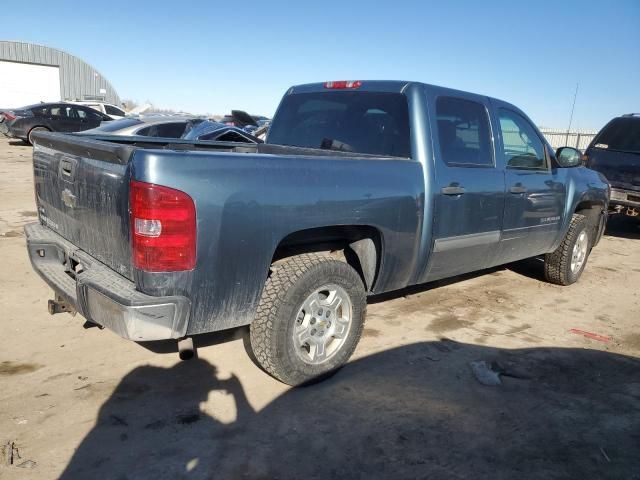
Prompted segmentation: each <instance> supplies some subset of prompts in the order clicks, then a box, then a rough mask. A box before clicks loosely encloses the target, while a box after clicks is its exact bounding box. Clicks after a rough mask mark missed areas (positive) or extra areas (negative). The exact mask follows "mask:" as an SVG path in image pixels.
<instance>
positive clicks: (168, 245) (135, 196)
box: [129, 180, 197, 272]
mask: <svg viewBox="0 0 640 480" xmlns="http://www.w3.org/2000/svg"><path fill="white" fill-rule="evenodd" d="M129 192H130V193H129V208H130V217H131V243H132V250H133V265H134V266H135V268H138V269H140V270H145V271H147V272H176V271H182V270H193V269H194V268H195V266H196V237H197V235H196V233H197V232H196V208H195V205H194V203H193V200H192V199H191V197H190V196H189V195H187V194H186V193H184V192H181V191H180V190H174V189H173V188H168V187H163V186H161V185H155V184H152V183H145V182H138V181H135V180H132V181H131V183H130V190H129Z"/></svg>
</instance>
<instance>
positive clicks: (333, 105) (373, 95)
mask: <svg viewBox="0 0 640 480" xmlns="http://www.w3.org/2000/svg"><path fill="white" fill-rule="evenodd" d="M409 138H410V136H409V108H408V105H407V99H406V97H405V96H404V95H402V94H400V93H380V92H360V91H358V92H354V91H332V92H314V93H298V94H293V95H287V96H286V97H285V98H284V100H283V101H282V104H281V105H280V107H279V108H278V112H277V114H276V117H275V119H274V121H273V122H272V123H271V128H270V130H269V136H268V138H267V143H270V144H276V145H290V146H295V147H307V148H321V149H327V150H340V151H346V152H357V153H369V154H373V155H385V156H395V157H405V158H408V157H410V156H411V147H410V140H409Z"/></svg>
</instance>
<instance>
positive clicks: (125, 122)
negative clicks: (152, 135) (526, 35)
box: [91, 118, 142, 132]
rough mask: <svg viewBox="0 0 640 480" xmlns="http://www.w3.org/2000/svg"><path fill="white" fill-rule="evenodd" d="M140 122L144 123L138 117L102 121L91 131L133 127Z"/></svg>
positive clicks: (111, 130)
mask: <svg viewBox="0 0 640 480" xmlns="http://www.w3.org/2000/svg"><path fill="white" fill-rule="evenodd" d="M139 123H142V121H141V120H138V119H137V118H123V119H122V120H114V121H111V122H105V123H101V124H100V126H99V127H96V128H94V129H93V130H91V131H92V132H115V131H117V130H121V129H123V128H127V127H132V126H134V125H137V124H139Z"/></svg>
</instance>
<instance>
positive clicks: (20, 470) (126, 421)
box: [0, 139, 640, 480]
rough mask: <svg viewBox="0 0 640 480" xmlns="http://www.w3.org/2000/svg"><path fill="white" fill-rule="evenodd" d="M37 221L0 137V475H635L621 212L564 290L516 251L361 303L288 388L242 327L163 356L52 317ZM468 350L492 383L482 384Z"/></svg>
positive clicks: (639, 341)
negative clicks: (334, 359)
mask: <svg viewBox="0 0 640 480" xmlns="http://www.w3.org/2000/svg"><path fill="white" fill-rule="evenodd" d="M35 218H36V212H35V205H34V196H33V187H32V173H31V148H30V147H27V146H24V145H21V144H10V143H9V142H8V141H6V140H5V139H2V140H0V255H1V258H2V264H3V268H2V269H1V270H0V309H1V310H2V311H3V312H4V314H3V315H2V323H1V325H2V330H1V333H0V444H2V445H3V446H4V445H6V444H7V443H11V442H14V448H13V449H11V448H6V447H5V448H4V451H3V455H4V457H3V458H2V460H3V461H2V462H0V463H4V460H5V459H6V458H7V457H9V456H10V455H9V453H10V452H13V465H11V466H6V465H3V466H0V478H2V479H52V478H60V477H61V478H64V479H119V480H120V479H146V478H151V479H154V480H155V479H160V478H172V479H175V478H186V479H192V478H193V479H195V478H215V479H227V478H229V479H233V478H251V479H253V478H260V479H270V478H280V479H290V478H291V479H294V478H317V479H327V478H349V479H351V478H355V479H357V478H367V479H368V478H430V479H440V478H443V479H444V478H454V479H458V478H492V479H512V478H544V479H550V478H585V479H587V478H588V479H596V478H612V479H640V359H639V358H638V357H639V356H640V288H639V285H640V228H639V227H638V226H637V225H636V224H635V223H633V222H626V221H623V222H621V221H612V222H611V223H610V227H609V229H608V232H607V235H606V236H605V237H604V239H603V240H602V242H601V243H600V245H599V246H598V247H597V248H596V249H594V250H593V252H592V255H591V257H590V259H589V263H588V265H587V268H586V271H585V273H584V275H583V277H582V279H581V280H580V282H579V283H578V284H576V285H573V286H571V287H558V286H553V285H549V284H547V283H545V282H544V281H543V280H542V279H541V266H540V264H539V262H537V261H535V260H532V261H527V262H521V263H518V264H514V265H509V266H507V267H504V268H498V269H493V270H490V271H485V272H481V273H478V274H474V275H468V276H465V277H462V278H456V279H453V280H450V281H447V282H441V283H438V284H435V285H428V286H424V287H421V288H413V289H410V290H406V291H403V292H399V293H397V294H394V295H386V296H384V297H379V298H372V299H370V303H369V307H368V317H367V327H366V330H365V333H364V338H363V339H362V342H361V344H360V346H359V347H358V349H357V351H356V355H355V356H354V358H353V359H352V360H351V362H350V363H349V364H348V365H347V366H346V367H345V368H343V369H342V370H341V371H340V372H339V373H338V374H337V375H335V376H334V377H333V378H331V379H329V380H327V381H325V382H323V383H321V384H318V385H314V386H309V387H305V388H300V389H290V388H288V387H286V386H285V385H282V384H280V383H278V382H277V381H275V380H273V379H272V378H270V377H269V376H267V375H266V374H265V373H263V372H262V371H261V370H259V369H258V368H257V367H256V366H255V365H254V364H253V363H252V362H251V360H250V359H249V357H248V356H247V355H246V352H245V349H244V346H243V340H242V336H243V333H244V331H243V330H240V331H236V332H231V333H224V334H220V335H212V336H210V337H207V338H204V339H200V343H201V345H202V347H201V348H200V349H199V359H198V360H195V361H191V362H180V361H179V360H178V358H177V354H175V353H172V352H165V353H157V352H153V351H150V350H149V349H147V348H144V347H143V346H141V345H138V344H135V343H132V342H128V341H125V340H122V339H120V338H119V337H117V336H116V335H114V334H112V333H110V332H108V331H100V330H98V329H96V328H92V329H89V330H84V329H83V328H82V323H83V320H82V319H81V318H80V317H75V318H74V317H71V316H70V315H68V314H62V315H56V316H53V317H52V316H49V314H48V313H47V311H46V303H47V299H49V298H51V292H50V290H49V288H48V287H46V286H45V284H44V282H43V281H41V280H40V279H39V278H38V277H37V275H36V274H35V273H34V272H33V271H32V270H31V267H30V265H29V260H28V258H27V254H26V250H25V240H24V236H23V234H22V226H23V225H24V224H25V223H27V222H31V221H34V220H35ZM573 329H577V330H573ZM572 330H573V331H572ZM580 331H583V332H591V333H594V334H596V336H595V337H593V336H592V337H585V336H584V335H583V334H582V333H580ZM156 350H158V349H156ZM477 360H484V361H486V362H488V363H489V364H492V365H493V368H494V370H499V371H501V372H503V375H502V377H501V378H502V384H501V385H497V386H485V385H482V384H480V383H479V382H478V381H477V379H476V378H475V377H474V374H473V372H472V370H471V368H470V365H469V363H470V362H472V361H477Z"/></svg>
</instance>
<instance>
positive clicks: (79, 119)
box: [0, 102, 112, 144]
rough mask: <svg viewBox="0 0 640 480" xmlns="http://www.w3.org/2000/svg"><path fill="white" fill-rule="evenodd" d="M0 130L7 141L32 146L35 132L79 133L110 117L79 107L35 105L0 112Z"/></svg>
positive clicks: (64, 104) (52, 104)
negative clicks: (13, 140)
mask: <svg viewBox="0 0 640 480" xmlns="http://www.w3.org/2000/svg"><path fill="white" fill-rule="evenodd" d="M1 115H2V118H3V122H2V124H1V125H3V127H2V130H1V131H0V133H4V134H5V135H7V136H8V137H10V138H19V139H20V140H22V141H24V142H27V143H29V144H32V143H33V141H32V138H31V137H32V136H33V134H34V133H36V132H80V131H82V130H89V129H91V128H95V127H97V126H98V125H100V124H101V123H102V122H109V121H111V120H112V119H111V117H109V116H108V115H105V114H103V113H100V112H98V111H96V110H94V109H92V108H89V107H85V106H83V105H73V104H69V103H63V102H57V103H38V104H36V105H29V106H26V107H22V108H18V109H15V110H8V111H3V112H1Z"/></svg>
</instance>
